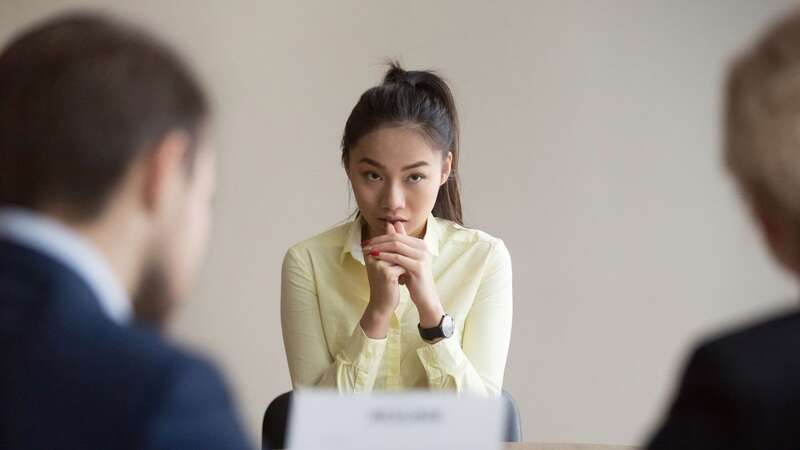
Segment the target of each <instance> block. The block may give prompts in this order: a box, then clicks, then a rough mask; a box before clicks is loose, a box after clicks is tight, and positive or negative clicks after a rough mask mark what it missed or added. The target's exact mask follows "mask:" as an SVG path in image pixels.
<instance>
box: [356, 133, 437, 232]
mask: <svg viewBox="0 0 800 450" xmlns="http://www.w3.org/2000/svg"><path fill="white" fill-rule="evenodd" d="M451 163H452V154H451V153H450V152H448V153H447V157H446V158H442V151H440V150H437V149H435V148H433V147H431V144H430V143H429V142H428V140H427V139H425V138H424V137H423V136H422V134H420V132H418V131H416V130H414V129H412V128H407V127H402V126H398V127H384V128H378V129H377V130H375V131H372V132H371V133H369V134H367V135H365V136H364V137H362V138H361V139H360V140H359V141H358V144H357V145H356V146H355V147H353V148H352V149H350V155H349V159H348V165H347V169H346V170H347V176H348V178H350V184H351V185H352V186H353V193H354V194H355V197H356V203H358V209H359V210H361V214H362V216H363V217H364V219H365V221H366V223H367V225H368V228H369V230H368V238H373V237H375V236H379V235H381V234H385V233H386V223H387V222H391V223H394V222H402V223H403V226H404V227H405V229H406V232H408V234H410V235H412V236H416V237H421V236H422V233H423V232H424V230H425V224H426V220H427V218H428V214H430V212H431V211H432V210H433V205H434V203H436V195H437V194H438V192H439V186H441V185H442V184H444V183H445V182H446V181H447V178H448V177H449V176H450V167H451Z"/></svg>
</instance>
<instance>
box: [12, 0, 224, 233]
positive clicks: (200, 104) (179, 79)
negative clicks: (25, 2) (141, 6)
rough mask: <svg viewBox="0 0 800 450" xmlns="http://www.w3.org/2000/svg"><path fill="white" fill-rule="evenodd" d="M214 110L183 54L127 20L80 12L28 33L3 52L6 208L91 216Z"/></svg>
mask: <svg viewBox="0 0 800 450" xmlns="http://www.w3.org/2000/svg"><path fill="white" fill-rule="evenodd" d="M208 109H209V106H208V101H207V99H206V97H205V94H204V92H203V90H202V88H201V86H200V85H199V83H198V82H197V80H196V79H195V78H194V75H193V74H192V73H191V71H190V70H189V68H188V67H187V66H186V65H185V64H184V62H183V61H182V60H181V59H180V58H179V57H178V56H177V54H176V53H174V52H173V51H172V50H171V49H170V48H168V47H167V46H166V45H165V44H164V43H162V42H159V41H158V40H156V39H155V38H153V37H152V36H150V35H148V34H147V33H145V32H143V31H141V30H138V29H136V28H134V27H132V26H130V25H128V24H124V23H120V22H118V21H116V20H114V19H111V18H109V17H106V16H103V15H99V14H94V13H77V14H70V15H66V16H60V17H57V18H55V19H53V20H49V21H46V22H44V23H42V24H39V25H36V26H34V27H33V28H30V29H28V30H25V31H23V32H22V33H21V34H20V35H19V36H17V37H16V38H15V39H13V40H12V42H11V43H10V44H9V45H8V46H7V47H6V48H5V50H4V51H3V52H2V54H0V206H19V207H24V208H30V209H34V210H42V209H44V208H47V207H51V206H53V205H57V206H58V207H59V208H61V209H62V210H63V211H65V212H67V213H68V214H70V215H71V216H72V218H73V219H74V220H88V219H91V218H93V217H95V216H96V215H98V214H99V213H100V212H101V211H102V210H103V209H104V207H105V205H106V202H107V200H108V198H109V194H110V193H111V192H112V191H113V189H114V188H115V187H116V186H117V184H118V183H119V182H120V181H122V178H123V177H124V176H125V175H126V174H127V172H128V169H129V168H130V167H131V165H132V164H133V163H134V161H135V160H136V159H137V158H139V157H140V156H142V154H143V152H146V151H148V150H150V149H152V148H154V146H155V145H156V144H157V143H158V142H159V141H160V140H161V139H162V138H163V137H164V136H165V135H166V134H167V133H168V132H170V131H171V130H176V129H180V130H184V131H185V132H186V133H188V135H189V136H190V138H191V141H193V142H195V143H196V141H197V140H199V136H198V134H199V133H201V131H202V127H203V123H204V122H205V119H206V116H207V115H208V113H209V111H208ZM192 147H193V148H194V147H195V146H194V145H192ZM193 158H194V150H193V149H192V151H191V152H190V155H189V160H190V161H191V160H192V159H193Z"/></svg>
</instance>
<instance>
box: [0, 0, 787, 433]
mask: <svg viewBox="0 0 800 450" xmlns="http://www.w3.org/2000/svg"><path fill="white" fill-rule="evenodd" d="M792 3H793V2H791V1H789V0H781V1H778V0H775V1H763V0H753V1H749V2H748V1H728V0H720V1H704V2H695V1H663V2H656V1H611V0H607V1H546V2H545V1H542V2H534V1H530V2H462V1H450V2H427V1H408V2H398V1H379V2H378V1H376V2H373V1H336V2H328V1H319V2H300V1H287V2H262V1H250V2H242V1H240V2H230V1H221V0H220V1H205V0H204V1H200V0H198V1H189V0H185V1H163V0H159V1H156V0H144V1H138V2H130V3H122V2H120V3H114V2H99V1H82V2H66V1H32V0H20V1H17V0H11V1H9V0H0V42H2V43H5V42H7V41H8V39H9V37H10V36H11V34H12V33H13V32H14V31H15V30H18V29H20V28H21V27H23V26H25V25H28V24H30V23H31V22H32V21H35V20H39V19H41V18H44V17H47V16H48V15H49V14H51V13H54V12H58V11H63V10H65V9H67V8H69V7H70V6H75V5H76V4H77V5H84V6H99V7H103V8H104V9H107V10H110V11H113V12H116V13H117V14H118V15H120V16H122V17H124V18H127V19H129V20H134V21H138V22H140V23H144V24H146V25H147V26H148V27H149V28H150V29H151V30H153V31H155V32H157V33H158V34H159V35H161V36H163V37H165V38H167V39H168V40H170V41H171V42H172V43H173V44H174V45H175V46H176V47H177V48H178V49H180V50H181V51H182V52H184V53H185V54H186V55H187V57H188V59H190V60H191V62H192V63H193V64H194V65H195V67H196V69H197V70H198V72H199V73H200V75H201V77H202V78H203V79H204V80H205V81H206V83H207V85H208V86H209V88H210V90H211V92H212V95H213V97H214V99H215V103H216V112H217V121H216V124H215V135H214V140H215V142H216V145H217V147H218V149H219V157H220V163H221V164H220V189H219V200H218V207H217V215H216V228H215V231H214V236H213V238H214V241H213V245H212V248H211V252H210V255H209V261H208V264H207V265H206V267H205V270H204V272H203V274H202V276H201V280H200V283H199V286H198V289H197V290H196V294H195V295H194V296H193V297H194V298H193V299H192V301H191V302H190V303H189V304H188V305H187V306H186V307H185V308H184V309H183V310H182V312H181V314H180V317H179V318H178V321H177V323H176V326H175V327H174V330H173V332H174V334H175V335H176V336H177V338H178V339H181V340H183V341H185V342H188V343H190V344H192V345H193V346H195V347H198V348H200V349H202V350H204V351H206V352H209V353H210V354H212V355H213V356H215V357H216V358H217V359H218V361H220V362H221V364H222V365H223V366H224V368H225V371H226V373H227V374H228V376H229V379H230V381H231V384H232V386H233V387H234V389H235V390H236V393H237V395H238V398H239V402H240V404H241V408H242V414H243V416H244V418H245V420H246V422H247V425H248V427H249V430H250V432H251V433H252V436H253V439H254V441H255V440H256V436H260V435H259V430H260V420H261V414H262V412H263V409H264V407H265V406H266V405H267V403H268V402H269V400H270V399H271V398H273V397H274V396H275V395H277V394H279V393H281V392H283V391H285V390H287V389H288V388H289V386H290V383H289V377H288V370H287V369H286V363H285V358H284V354H283V346H282V340H281V332H280V323H279V313H278V308H279V298H278V297H279V274H280V264H281V260H282V257H283V254H284V252H285V250H286V249H287V248H288V247H289V245H290V244H292V243H294V242H296V241H299V240H301V239H303V238H306V237H308V236H310V235H312V234H315V233H317V232H319V231H322V230H323V229H325V228H327V227H329V226H331V225H333V224H335V223H337V222H339V221H340V220H342V219H343V218H344V217H345V216H346V215H347V214H348V213H349V212H350V209H351V208H352V205H353V203H352V202H350V201H348V190H347V185H346V179H345V176H344V172H343V170H342V169H341V167H340V165H339V146H338V143H339V141H340V139H341V132H342V129H343V127H344V122H345V120H346V118H347V115H348V113H349V111H350V109H351V108H352V107H353V105H354V104H355V102H356V100H357V98H358V96H359V95H360V94H361V92H363V91H364V90H365V89H367V88H368V87H370V86H372V85H374V84H375V83H377V82H378V80H379V78H380V76H381V75H382V70H383V69H382V67H381V66H380V63H381V62H382V61H383V60H384V59H385V58H386V57H397V58H400V59H401V61H402V62H404V63H405V64H406V65H407V67H408V68H436V69H439V70H441V72H442V73H443V74H444V75H446V76H447V77H448V78H449V79H450V80H451V81H452V86H453V88H454V90H455V93H456V100H457V102H458V104H459V106H460V108H461V110H460V112H461V117H462V125H463V136H462V138H463V139H462V142H463V155H462V164H463V166H462V180H463V183H464V192H463V197H464V206H465V218H466V221H467V224H468V225H469V226H473V227H477V228H480V229H483V230H485V231H487V232H489V233H491V234H493V235H496V236H500V237H502V238H503V239H504V240H505V241H506V243H507V244H508V247H509V248H510V250H511V253H512V257H513V262H514V276H515V281H514V288H515V317H514V330H513V337H512V343H511V354H510V357H509V361H508V369H507V376H506V388H507V389H509V390H510V391H511V392H513V394H514V395H515V396H516V398H517V400H518V401H519V404H520V407H521V410H522V415H523V421H524V432H525V438H526V440H528V441H578V442H597V443H636V442H639V441H640V440H641V439H642V438H644V437H645V436H646V434H647V433H648V431H649V430H650V428H651V427H652V426H653V425H654V423H655V421H656V420H657V418H658V416H659V415H660V414H661V412H662V410H663V408H664V405H665V402H666V401H667V399H668V398H669V397H670V394H671V390H672V388H673V377H674V375H675V371H676V370H678V369H679V368H680V367H681V365H682V364H683V358H684V357H685V352H686V350H687V346H688V345H689V344H690V343H692V342H694V341H695V340H696V339H697V338H699V337H700V336H702V335H704V334H705V333H706V332H708V331H709V330H714V329H718V328H719V327H723V326H726V325H728V324H730V323H734V322H737V321H739V320H741V319H742V318H744V317H748V316H750V315H753V314H762V313H764V312H767V311H770V310H772V309H774V308H778V307H783V306H786V305H789V304H791V302H792V300H791V299H792V297H794V296H795V289H794V288H793V286H792V284H791V283H790V282H789V279H788V278H787V277H786V276H784V275H782V274H781V273H780V272H779V271H778V270H776V269H775V267H774V265H773V264H772V263H771V262H770V261H769V259H768V257H767V255H766V253H765V251H763V250H762V248H761V246H760V242H759V239H758V238H757V237H756V235H755V234H754V228H753V227H752V226H751V224H750V223H749V220H748V218H747V215H746V211H745V210H744V208H743V207H742V206H741V205H740V202H739V199H738V197H737V195H736V193H735V191H734V189H733V187H732V183H731V182H730V181H729V180H728V179H727V177H726V175H725V173H724V170H723V169H722V167H721V164H720V162H719V147H720V136H719V127H718V122H719V119H718V117H719V112H720V90H721V82H722V80H723V74H724V68H725V65H726V64H727V62H728V61H729V59H730V57H731V55H732V54H733V53H734V52H735V51H737V50H739V49H741V48H742V46H743V45H744V44H746V43H747V42H749V41H750V40H751V39H753V38H754V37H755V36H756V35H757V31H758V30H760V29H762V27H763V26H765V25H766V24H767V23H768V22H769V21H770V20H771V19H773V18H775V17H776V15H777V14H780V13H781V12H784V11H786V10H787V7H788V6H789V5H790V4H792ZM55 163H57V161H54V164H55ZM12 370H13V368H12Z"/></svg>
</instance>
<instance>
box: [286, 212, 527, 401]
mask: <svg viewBox="0 0 800 450" xmlns="http://www.w3.org/2000/svg"><path fill="white" fill-rule="evenodd" d="M361 228H362V222H361V220H360V219H356V220H354V221H352V222H350V223H346V224H344V225H340V226H338V227H336V228H333V229H331V230H328V231H326V232H324V233H322V234H320V235H318V236H315V237H312V238H311V239H308V240H306V241H303V242H301V243H299V244H297V245H295V246H293V247H292V248H290V249H289V251H288V252H287V253H286V257H285V258H284V261H283V271H282V282H281V323H282V327H283V340H284V345H285V348H286V355H287V359H288V362H289V371H290V373H291V377H292V384H293V386H294V387H295V388H299V387H303V386H317V387H324V388H335V389H338V390H339V391H340V392H342V393H355V392H370V391H372V390H400V389H410V388H416V389H432V390H451V391H457V392H459V393H469V394H473V395H479V396H496V395H498V394H499V393H500V391H501V389H502V385H503V372H504V371H505V364H506V357H507V355H508V346H509V340H510V338H511V316H512V295H511V257H510V255H509V253H508V250H507V249H506V247H505V245H504V244H503V241H501V240H500V239H497V238H494V237H491V236H489V235H488V234H486V233H483V232H481V231H478V230H472V229H468V228H464V227H462V226H460V225H457V224H455V223H453V222H450V221H447V220H443V219H438V218H434V217H433V216H430V217H429V219H428V222H427V226H426V232H425V237H424V241H425V242H426V244H427V247H428V251H429V252H430V253H431V255H432V270H433V276H434V280H435V283H436V289H437V292H438V294H439V297H440V299H441V301H442V304H443V306H444V308H445V311H447V312H448V313H449V314H450V315H451V316H453V318H454V319H455V323H456V334H455V335H454V336H453V337H451V338H449V339H443V340H441V341H439V342H437V343H436V344H433V345H431V344H428V343H426V342H425V341H423V340H422V339H421V338H420V336H419V332H418V331H417V324H418V322H419V315H418V313H417V309H416V308H415V307H414V304H413V303H412V302H411V300H410V297H409V294H408V290H407V289H406V288H405V286H401V295H400V304H399V306H398V307H397V309H396V311H395V313H394V316H393V317H392V319H391V323H390V327H389V332H388V335H387V337H386V338H385V339H370V338H368V337H367V336H366V335H365V334H364V332H363V330H362V329H361V326H360V324H359V322H360V319H361V315H362V314H363V312H364V309H365V308H366V306H367V303H368V302H369V283H368V280H367V272H366V268H365V267H364V258H363V254H362V252H361Z"/></svg>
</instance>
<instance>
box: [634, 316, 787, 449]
mask: <svg viewBox="0 0 800 450" xmlns="http://www.w3.org/2000/svg"><path fill="white" fill-rule="evenodd" d="M648 448H650V449H653V450H661V449H687V450H688V449H728V450H738V449H774V450H777V449H800V312H792V313H789V314H784V315H781V316H778V317H774V318H771V319H769V320H766V321H763V322H761V323H758V324H756V325H752V326H749V327H748V328H745V329H742V330H740V331H737V332H734V333H731V334H728V335H726V336H723V337H721V338H717V339H713V340H710V341H708V342H706V343H705V344H703V345H700V346H699V347H698V348H697V350H696V351H695V352H694V354H693V355H692V357H691V358H690V360H689V364H688V366H687V368H686V370H685V374H684V376H683V380H682V382H681V384H680V387H679V389H678V393H677V397H676V398H675V400H674V403H673V404H672V407H671V409H670V410H669V413H668V415H667V418H666V420H665V422H664V424H663V426H662V427H661V429H660V430H658V431H657V432H656V433H655V435H654V436H653V438H652V441H651V442H650V444H649V446H648Z"/></svg>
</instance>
